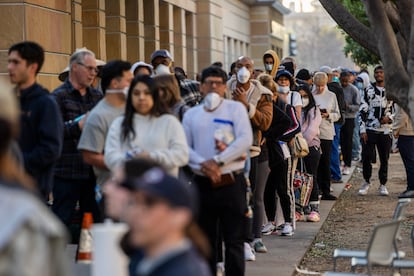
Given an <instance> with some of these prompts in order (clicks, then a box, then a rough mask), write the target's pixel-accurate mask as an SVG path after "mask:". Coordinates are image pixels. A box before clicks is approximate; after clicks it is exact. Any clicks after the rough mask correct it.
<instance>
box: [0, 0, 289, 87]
mask: <svg viewBox="0 0 414 276" xmlns="http://www.w3.org/2000/svg"><path fill="white" fill-rule="evenodd" d="M269 3H270V2H267V4H265V5H262V4H260V5H259V4H257V3H255V1H251V0H245V1H242V0H226V1H224V0H118V1H117V0H0V24H1V26H2V30H3V31H2V32H0V77H2V78H7V50H8V48H9V47H10V46H11V45H12V44H14V43H17V42H20V41H23V40H32V41H36V42H38V43H40V44H41V45H42V46H43V47H44V49H45V52H46V59H45V64H44V66H43V68H42V70H41V72H40V73H39V77H38V79H39V82H40V83H41V84H43V85H44V86H46V87H47V88H49V89H50V90H52V89H54V88H55V87H57V86H58V85H60V81H59V80H58V79H57V75H58V74H59V72H61V71H62V70H63V69H64V68H65V67H66V66H67V64H68V60H69V57H70V54H71V53H72V52H73V51H75V49H76V48H80V47H87V48H89V49H91V50H92V51H94V52H95V54H96V57H97V58H99V59H102V60H110V59H126V60H128V61H130V62H131V63H133V62H136V61H138V60H143V61H146V62H150V60H149V57H150V55H151V53H152V52H153V51H154V50H156V49H160V48H163V49H168V50H169V51H170V52H171V54H172V55H173V56H174V65H175V66H180V67H183V68H184V69H185V70H186V71H187V74H188V76H189V77H190V78H194V77H195V75H196V73H197V72H199V71H201V69H203V68H205V67H206V66H208V65H210V64H211V63H213V62H215V61H221V62H223V64H224V69H225V70H226V71H228V69H229V66H230V64H231V63H232V62H233V61H235V60H236V59H237V58H238V57H239V56H241V55H247V56H251V57H253V58H254V59H255V61H259V60H260V59H261V56H262V54H263V53H262V52H264V50H265V49H271V48H272V47H273V48H275V47H276V48H277V47H279V46H278V45H279V43H280V39H279V38H278V37H275V36H274V34H272V33H271V31H272V28H271V27H270V26H272V23H271V22H272V20H273V21H277V22H279V23H280V24H283V20H282V19H281V18H282V15H281V14H280V13H278V12H277V11H276V10H275V9H273V8H272V5H271V3H270V4H269Z"/></svg>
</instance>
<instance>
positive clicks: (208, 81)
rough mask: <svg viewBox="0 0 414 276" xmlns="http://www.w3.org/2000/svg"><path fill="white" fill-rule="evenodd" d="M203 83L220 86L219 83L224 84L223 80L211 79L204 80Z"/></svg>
mask: <svg viewBox="0 0 414 276" xmlns="http://www.w3.org/2000/svg"><path fill="white" fill-rule="evenodd" d="M204 83H205V84H207V85H209V86H212V85H213V84H215V85H217V86H220V85H223V84H224V82H223V81H213V80H206V81H204Z"/></svg>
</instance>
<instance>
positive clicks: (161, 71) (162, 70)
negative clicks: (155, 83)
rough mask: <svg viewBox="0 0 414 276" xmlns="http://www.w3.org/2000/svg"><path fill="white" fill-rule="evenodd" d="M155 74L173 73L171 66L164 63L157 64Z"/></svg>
mask: <svg viewBox="0 0 414 276" xmlns="http://www.w3.org/2000/svg"><path fill="white" fill-rule="evenodd" d="M155 74H156V75H167V74H168V75H170V74H171V71H170V67H168V66H167V65H164V64H160V65H158V66H157V68H155Z"/></svg>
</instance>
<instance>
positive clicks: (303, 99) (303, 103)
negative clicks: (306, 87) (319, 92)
mask: <svg viewBox="0 0 414 276" xmlns="http://www.w3.org/2000/svg"><path fill="white" fill-rule="evenodd" d="M302 105H303V107H307V106H308V105H309V98H302Z"/></svg>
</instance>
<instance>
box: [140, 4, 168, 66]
mask: <svg viewBox="0 0 414 276" xmlns="http://www.w3.org/2000/svg"><path fill="white" fill-rule="evenodd" d="M162 16H165V15H164V14H162ZM144 37H145V42H144V45H145V46H144V47H145V60H146V61H147V62H150V55H151V53H152V52H153V51H154V50H155V49H160V13H159V0H145V1H144Z"/></svg>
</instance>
